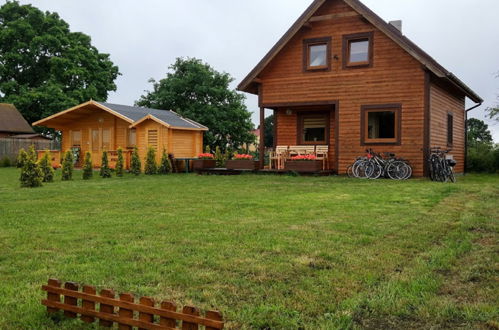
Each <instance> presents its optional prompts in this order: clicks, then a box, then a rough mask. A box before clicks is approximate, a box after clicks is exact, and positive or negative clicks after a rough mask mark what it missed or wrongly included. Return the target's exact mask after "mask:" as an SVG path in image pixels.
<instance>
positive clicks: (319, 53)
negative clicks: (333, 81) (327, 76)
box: [303, 37, 331, 71]
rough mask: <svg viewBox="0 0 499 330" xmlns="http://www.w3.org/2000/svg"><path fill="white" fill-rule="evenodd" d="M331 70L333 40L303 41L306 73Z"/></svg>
mask: <svg viewBox="0 0 499 330" xmlns="http://www.w3.org/2000/svg"><path fill="white" fill-rule="evenodd" d="M330 68H331V38H330V37H328V38H315V39H305V40H303V69H304V71H327V70H330Z"/></svg>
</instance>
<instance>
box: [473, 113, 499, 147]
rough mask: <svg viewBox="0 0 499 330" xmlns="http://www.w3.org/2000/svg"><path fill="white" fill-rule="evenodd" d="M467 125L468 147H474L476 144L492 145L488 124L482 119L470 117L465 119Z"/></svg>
mask: <svg viewBox="0 0 499 330" xmlns="http://www.w3.org/2000/svg"><path fill="white" fill-rule="evenodd" d="M467 125H468V147H474V148H476V147H477V146H478V145H486V146H490V147H492V143H493V140H492V135H491V134H490V131H489V126H488V125H487V124H485V122H484V121H483V120H480V119H476V118H470V119H468V121H467Z"/></svg>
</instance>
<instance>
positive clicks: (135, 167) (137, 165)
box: [130, 147, 142, 175]
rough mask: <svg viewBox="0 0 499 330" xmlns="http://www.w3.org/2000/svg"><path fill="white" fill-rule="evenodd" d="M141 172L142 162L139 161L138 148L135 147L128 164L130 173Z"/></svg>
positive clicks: (136, 173) (137, 173)
mask: <svg viewBox="0 0 499 330" xmlns="http://www.w3.org/2000/svg"><path fill="white" fill-rule="evenodd" d="M141 172H142V163H141V162H140V157H139V150H138V149H137V147H135V148H133V153H132V160H131V164H130V173H132V174H135V175H140V173H141Z"/></svg>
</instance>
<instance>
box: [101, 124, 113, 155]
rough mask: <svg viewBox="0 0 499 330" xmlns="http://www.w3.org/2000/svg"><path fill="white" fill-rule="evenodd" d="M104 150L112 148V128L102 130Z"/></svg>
mask: <svg viewBox="0 0 499 330" xmlns="http://www.w3.org/2000/svg"><path fill="white" fill-rule="evenodd" d="M102 150H111V130H110V129H103V130H102Z"/></svg>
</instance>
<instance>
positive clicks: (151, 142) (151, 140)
mask: <svg viewBox="0 0 499 330" xmlns="http://www.w3.org/2000/svg"><path fill="white" fill-rule="evenodd" d="M147 145H148V146H149V147H151V148H154V149H155V150H158V130H157V129H150V130H147Z"/></svg>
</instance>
